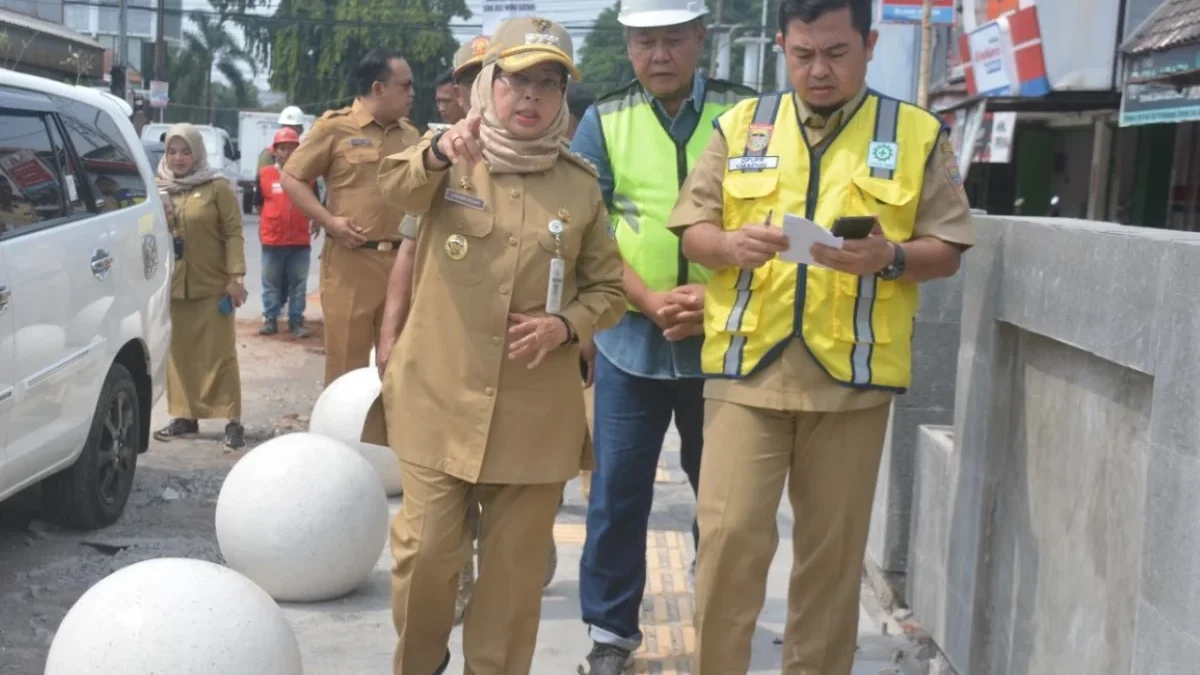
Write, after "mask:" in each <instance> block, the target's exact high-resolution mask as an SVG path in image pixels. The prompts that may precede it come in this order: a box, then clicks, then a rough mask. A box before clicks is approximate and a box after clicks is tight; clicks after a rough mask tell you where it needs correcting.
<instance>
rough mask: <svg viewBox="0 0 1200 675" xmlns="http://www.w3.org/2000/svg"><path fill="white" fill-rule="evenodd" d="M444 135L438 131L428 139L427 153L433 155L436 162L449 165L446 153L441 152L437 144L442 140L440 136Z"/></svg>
mask: <svg viewBox="0 0 1200 675" xmlns="http://www.w3.org/2000/svg"><path fill="white" fill-rule="evenodd" d="M445 134H446V132H444V131H439V132H438V133H436V134H434V135H433V138H431V139H429V140H430V143H429V151H430V152H432V153H433V156H434V158H436V159H437V161H439V162H441V163H443V164H449V163H450V158H449V157H447V156H446V153H444V152H442V149H441V148H439V147H438V144H439V143H440V142H441V140H442V136H444V135H445Z"/></svg>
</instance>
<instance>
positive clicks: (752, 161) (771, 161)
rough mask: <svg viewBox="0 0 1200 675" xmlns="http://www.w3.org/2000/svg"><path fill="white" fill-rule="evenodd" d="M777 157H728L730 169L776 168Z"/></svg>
mask: <svg viewBox="0 0 1200 675" xmlns="http://www.w3.org/2000/svg"><path fill="white" fill-rule="evenodd" d="M778 168H779V158H778V157H775V156H771V157H753V156H745V157H731V158H730V159H729V170H730V171H762V170H764V169H778Z"/></svg>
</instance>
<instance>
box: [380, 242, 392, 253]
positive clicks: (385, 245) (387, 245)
mask: <svg viewBox="0 0 1200 675" xmlns="http://www.w3.org/2000/svg"><path fill="white" fill-rule="evenodd" d="M394 248H396V244H395V243H393V242H390V241H381V242H379V250H380V251H382V252H384V253H387V252H388V251H390V250H392V249H394Z"/></svg>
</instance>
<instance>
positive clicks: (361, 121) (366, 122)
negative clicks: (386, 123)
mask: <svg viewBox="0 0 1200 675" xmlns="http://www.w3.org/2000/svg"><path fill="white" fill-rule="evenodd" d="M350 116H351V117H353V118H354V123H355V124H357V125H358V126H359V128H361V129H365V128H367V127H369V126H371V123H372V122H374V121H375V118H374V117H371V113H369V112H367V108H366V106H364V105H363V104H362V101H361V100H359V99H357V98H356V99H354V105H351V106H350Z"/></svg>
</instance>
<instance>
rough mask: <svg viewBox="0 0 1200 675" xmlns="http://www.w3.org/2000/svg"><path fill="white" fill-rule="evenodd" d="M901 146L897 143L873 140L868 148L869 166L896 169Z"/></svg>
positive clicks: (889, 169)
mask: <svg viewBox="0 0 1200 675" xmlns="http://www.w3.org/2000/svg"><path fill="white" fill-rule="evenodd" d="M897 154H899V148H898V147H897V146H896V144H895V143H880V142H878V141H872V142H871V147H870V148H868V149H867V166H869V167H871V168H872V169H885V170H888V171H895V170H896V155H897Z"/></svg>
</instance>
